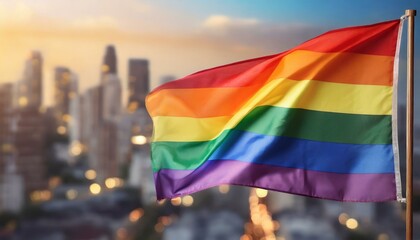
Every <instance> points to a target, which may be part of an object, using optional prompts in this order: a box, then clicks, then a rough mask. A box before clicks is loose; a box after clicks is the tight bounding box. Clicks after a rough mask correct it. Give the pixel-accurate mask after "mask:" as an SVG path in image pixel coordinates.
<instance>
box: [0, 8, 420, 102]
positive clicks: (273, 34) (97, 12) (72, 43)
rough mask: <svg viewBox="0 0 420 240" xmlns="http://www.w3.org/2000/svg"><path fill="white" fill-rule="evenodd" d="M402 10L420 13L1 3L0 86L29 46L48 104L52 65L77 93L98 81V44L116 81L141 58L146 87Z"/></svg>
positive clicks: (17, 73)
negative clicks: (111, 52) (66, 72)
mask: <svg viewBox="0 0 420 240" xmlns="http://www.w3.org/2000/svg"><path fill="white" fill-rule="evenodd" d="M408 8H414V9H418V10H419V9H420V3H419V1H416V0H404V1H401V0H381V1H379V0H378V1H374V0H370V1H366V0H353V1H348V0H322V1H313V0H300V1H296V0H279V1H257V0H247V1H244V0H230V1H226V0H225V1H221V0H212V1H210V0H202V1H194V0H176V1H169V0H166V1H164V0H149V1H141V0H72V1H63V0H42V1H40V0H0V83H3V82H14V81H16V80H18V79H20V78H21V76H22V71H23V66H24V61H25V59H26V58H27V57H28V55H29V53H30V51H31V50H39V51H41V53H42V55H43V57H44V76H45V77H44V85H45V86H44V87H45V91H46V92H45V93H46V94H45V96H44V103H46V104H51V103H52V95H53V94H52V90H51V89H52V88H51V87H52V84H53V79H52V76H53V70H54V67H55V66H66V67H69V68H70V69H71V70H72V71H74V72H75V73H76V74H77V75H78V76H79V82H80V83H79V85H80V87H81V90H82V91H83V90H85V89H86V88H88V87H90V86H94V85H96V84H98V83H99V69H100V68H99V66H100V64H101V61H102V57H103V55H104V51H105V47H106V45H108V44H113V45H115V47H116V50H117V56H118V70H119V76H120V78H121V80H122V82H123V87H124V88H126V80H127V60H128V59H129V58H147V59H149V61H150V67H151V69H150V70H151V80H152V86H153V87H154V86H156V84H157V82H158V81H159V78H160V77H162V76H163V75H168V74H170V75H175V76H177V77H182V76H184V75H187V74H190V73H193V72H195V71H198V70H202V69H205V68H209V67H214V66H217V65H222V64H226V63H229V62H233V61H238V60H243V59H247V58H254V57H258V56H262V55H268V54H273V53H277V52H281V51H284V50H286V49H288V48H290V47H293V46H295V45H297V44H299V43H300V42H302V41H305V40H307V39H309V38H312V37H315V36H316V35H318V34H320V33H322V32H324V31H327V30H329V29H333V28H340V27H346V26H351V25H363V24H370V23H374V22H379V21H385V20H390V19H395V18H399V17H400V16H401V15H403V13H404V11H405V9H408ZM419 25H420V23H419V24H417V26H418V27H419ZM417 29H418V30H420V28H417ZM417 34H420V31H417ZM418 39H420V38H418ZM417 42H419V41H417ZM418 46H420V45H418ZM402 51H405V49H403V50H402ZM416 56H418V55H416ZM417 58H419V57H417ZM419 59H420V58H419Z"/></svg>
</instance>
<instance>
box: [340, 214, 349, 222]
mask: <svg viewBox="0 0 420 240" xmlns="http://www.w3.org/2000/svg"><path fill="white" fill-rule="evenodd" d="M348 219H349V215H348V214H347V213H342V214H340V215H339V216H338V222H339V223H340V224H342V225H346V221H347V220H348Z"/></svg>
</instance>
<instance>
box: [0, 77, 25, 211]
mask: <svg viewBox="0 0 420 240" xmlns="http://www.w3.org/2000/svg"><path fill="white" fill-rule="evenodd" d="M13 115H14V114H13V84H11V83H6V84H2V85H0V212H1V211H8V212H18V211H19V210H20V209H21V207H22V205H23V199H24V195H23V193H24V191H23V187H24V186H23V181H22V177H21V176H20V175H19V174H18V173H17V169H16V158H15V157H16V154H15V147H14V132H15V130H16V124H15V122H14V120H13V119H14V116H13Z"/></svg>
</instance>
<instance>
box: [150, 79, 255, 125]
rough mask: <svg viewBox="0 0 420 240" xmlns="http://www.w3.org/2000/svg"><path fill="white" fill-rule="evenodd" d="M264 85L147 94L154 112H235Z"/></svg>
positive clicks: (204, 114) (200, 114)
mask: <svg viewBox="0 0 420 240" xmlns="http://www.w3.org/2000/svg"><path fill="white" fill-rule="evenodd" d="M260 88H261V86H251V87H239V88H190V89H163V90H161V91H159V93H158V94H153V95H150V96H149V97H148V98H147V110H148V111H149V114H150V115H151V116H153V117H154V116H188V117H201V118H202V117H214V116H231V115H232V114H233V113H235V112H237V111H238V110H239V109H240V108H241V106H242V105H243V104H245V102H246V100H247V99H250V98H251V97H252V96H253V95H254V94H255V93H256V92H257V91H258V89H260Z"/></svg>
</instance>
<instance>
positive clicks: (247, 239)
mask: <svg viewBox="0 0 420 240" xmlns="http://www.w3.org/2000/svg"><path fill="white" fill-rule="evenodd" d="M240 240H252V238H251V237H250V236H249V235H248V234H244V235H242V236H241V238H240Z"/></svg>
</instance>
